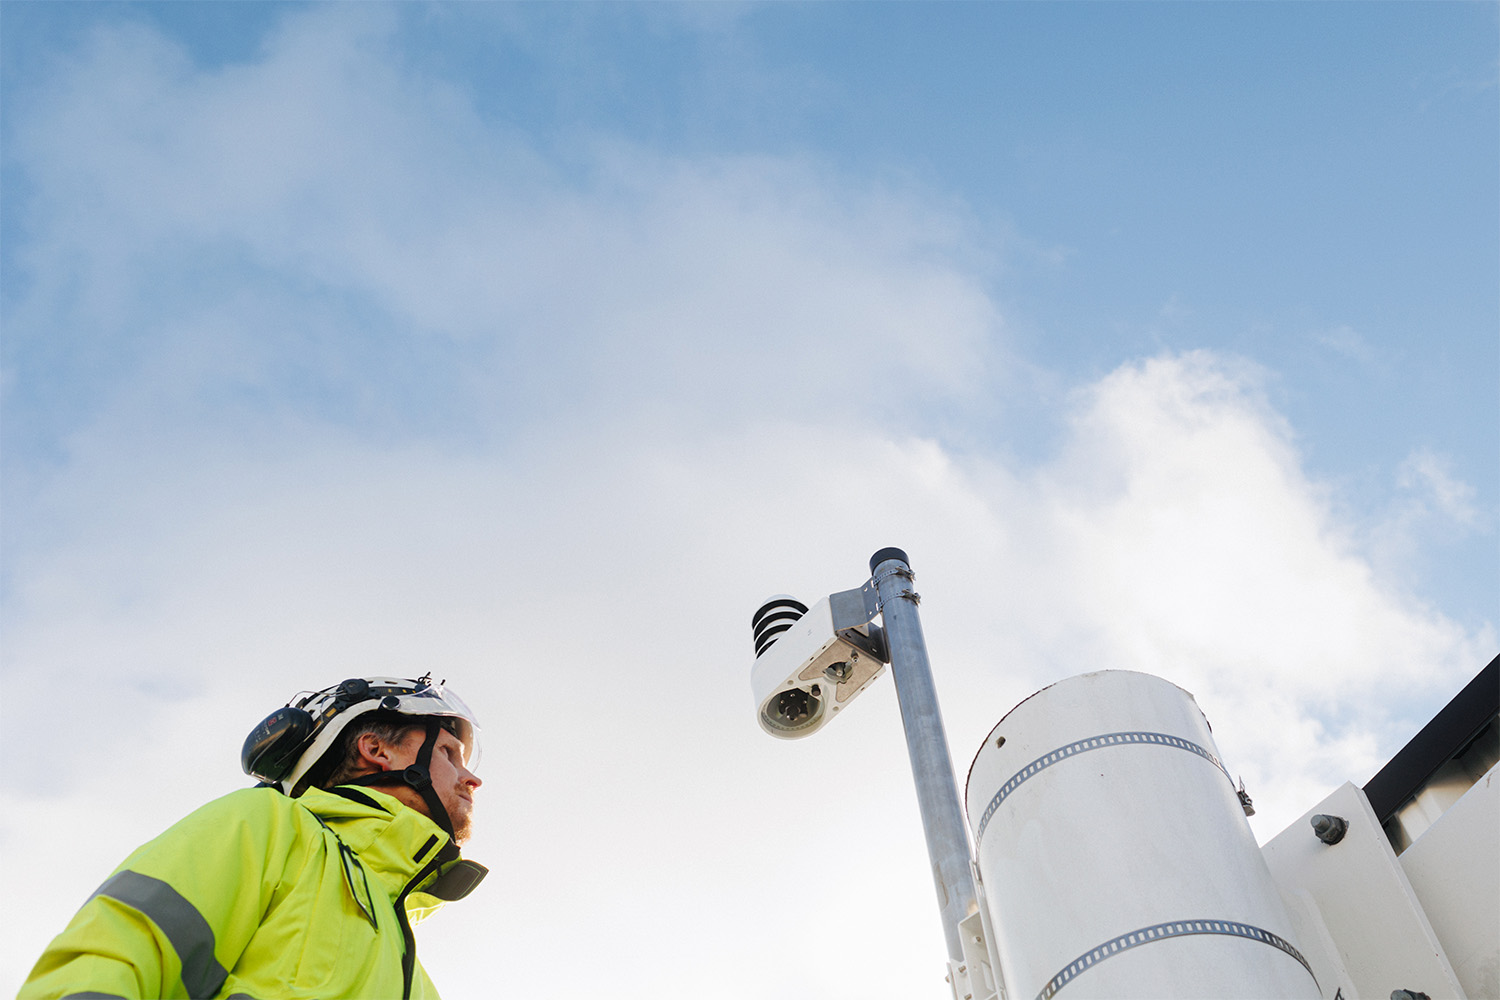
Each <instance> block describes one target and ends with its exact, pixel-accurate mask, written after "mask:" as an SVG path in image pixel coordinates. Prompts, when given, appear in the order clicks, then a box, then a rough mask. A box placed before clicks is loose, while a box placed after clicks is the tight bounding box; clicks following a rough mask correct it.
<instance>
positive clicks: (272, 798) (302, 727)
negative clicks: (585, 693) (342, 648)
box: [18, 676, 485, 1000]
mask: <svg viewBox="0 0 1500 1000" xmlns="http://www.w3.org/2000/svg"><path fill="white" fill-rule="evenodd" d="M294 700H295V704H293V703H288V704H287V706H286V707H284V708H281V709H278V710H277V711H275V712H273V713H272V714H271V715H269V716H267V717H266V719H265V720H264V721H263V722H262V723H261V724H260V725H258V726H256V727H255V729H254V730H252V731H251V733H250V736H249V737H248V738H247V739H246V740H245V748H244V751H243V754H242V757H241V763H242V765H243V767H244V769H245V771H246V773H248V774H250V775H252V776H253V777H256V778H259V779H261V784H260V785H258V786H257V787H255V788H247V789H244V790H242V791H238V792H233V793H231V794H229V795H226V796H224V797H223V798H221V799H218V800H216V801H214V802H210V803H209V804H208V805H206V806H204V807H203V808H201V809H199V810H198V811H196V812H194V813H192V814H191V815H189V816H188V817H187V818H186V819H184V820H182V822H180V823H178V824H177V825H176V826H174V827H172V828H171V829H169V830H168V831H167V832H166V833H164V834H162V835H161V836H160V837H157V838H156V839H155V840H153V841H151V842H150V843H148V844H146V845H145V846H144V847H142V848H140V849H139V850H137V851H136V852H135V853H134V854H132V855H130V857H128V858H127V859H125V863H124V864H123V865H121V866H120V867H119V868H118V869H116V871H115V873H114V874H113V875H111V876H110V877H109V878H108V879H106V880H105V882H104V884H103V885H102V886H100V887H99V889H98V891H96V892H95V893H94V895H93V896H91V897H89V900H88V901H87V902H86V903H85V904H84V905H83V908H82V909H80V910H79V911H78V913H77V915H76V916H74V918H73V920H72V922H70V923H69V924H68V926H67V928H66V929H65V930H64V931H63V932H62V934H60V935H58V937H57V938H56V939H55V940H54V941H53V942H52V944H51V945H50V946H48V948H47V950H46V952H44V953H43V955H42V957H41V959H40V960H39V961H38V962H37V964H36V967H35V968H34V969H32V972H31V976H30V978H29V979H28V980H27V981H26V984H25V985H24V986H23V987H22V988H21V993H20V997H19V998H18V1000H51V998H57V997H77V998H83V997H124V998H148V997H228V998H255V1000H282V998H286V1000H292V998H304V997H306V998H311V997H318V998H321V1000H333V998H337V997H358V998H384V997H391V998H395V997H402V998H433V997H436V996H437V993H436V990H435V989H434V988H433V985H432V982H431V980H429V979H428V978H427V974H426V972H425V971H423V969H422V966H421V963H419V962H418V961H417V960H416V950H415V942H414V940H413V937H412V930H411V927H412V924H414V923H416V922H417V921H419V920H421V919H422V918H423V917H425V916H427V915H428V914H430V913H431V912H432V911H433V910H435V909H436V908H437V907H438V906H440V905H441V904H442V902H443V901H446V900H454V899H460V898H462V897H463V896H466V895H468V893H469V891H470V890H472V889H473V888H474V886H475V885H477V884H478V883H479V880H480V879H482V878H483V877H484V874H485V869H484V868H483V867H482V866H480V865H477V864H475V863H474V862H472V861H466V860H463V859H461V858H460V857H459V850H458V845H459V844H460V843H462V842H463V841H464V840H465V839H466V838H467V836H468V833H469V828H470V825H471V820H472V815H471V814H472V811H473V804H474V791H475V789H477V788H478V787H479V785H480V781H479V778H477V777H475V775H474V773H473V771H472V770H471V768H473V767H475V766H477V751H478V747H477V740H478V726H477V725H476V723H475V721H474V716H473V714H472V713H471V712H470V711H469V709H468V707H467V706H465V705H464V703H463V702H462V701H461V700H460V699H459V698H458V697H457V696H456V695H454V694H453V693H452V692H451V691H447V690H445V689H444V687H443V685H442V684H433V683H432V682H431V678H430V676H424V677H421V678H418V679H416V680H406V679H401V678H392V677H368V678H353V679H351V680H346V681H344V682H342V683H340V684H337V685H335V686H333V687H331V688H326V689H324V690H322V691H318V692H314V693H312V694H308V695H305V696H304V697H302V698H300V700H298V699H294Z"/></svg>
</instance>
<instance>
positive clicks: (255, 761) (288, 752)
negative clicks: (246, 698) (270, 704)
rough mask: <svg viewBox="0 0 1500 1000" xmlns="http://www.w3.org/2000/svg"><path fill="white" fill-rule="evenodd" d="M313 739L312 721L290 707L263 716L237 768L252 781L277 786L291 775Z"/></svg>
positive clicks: (308, 716)
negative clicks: (255, 779) (298, 759)
mask: <svg viewBox="0 0 1500 1000" xmlns="http://www.w3.org/2000/svg"><path fill="white" fill-rule="evenodd" d="M312 735H313V717H312V716H311V715H309V714H308V713H307V712H305V711H304V710H302V709H300V708H293V707H292V706H291V705H288V706H286V707H285V708H278V709H277V710H276V711H274V712H272V713H271V714H270V715H268V716H266V717H265V719H263V720H262V721H261V723H260V725H258V726H256V727H255V728H254V729H252V730H250V735H249V736H247V737H245V747H244V749H243V750H241V751H240V767H242V768H244V769H245V773H246V774H248V775H250V776H251V777H252V778H259V779H260V780H261V781H267V782H270V783H272V784H277V783H279V782H280V781H281V780H282V779H283V778H285V777H286V776H287V775H288V774H290V773H291V772H292V768H293V767H295V766H296V764H297V758H298V757H299V756H301V754H302V751H303V750H304V749H306V747H307V742H308V740H310V739H311V738H312Z"/></svg>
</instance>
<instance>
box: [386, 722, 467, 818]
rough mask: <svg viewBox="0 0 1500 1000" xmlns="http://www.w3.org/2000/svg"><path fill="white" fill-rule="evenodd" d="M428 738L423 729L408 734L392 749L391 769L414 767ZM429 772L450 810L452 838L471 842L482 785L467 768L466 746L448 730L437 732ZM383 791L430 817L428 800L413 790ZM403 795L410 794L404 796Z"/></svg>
mask: <svg viewBox="0 0 1500 1000" xmlns="http://www.w3.org/2000/svg"><path fill="white" fill-rule="evenodd" d="M426 738H427V733H426V732H425V731H423V730H421V729H414V730H412V731H411V732H409V733H407V734H406V739H404V740H402V741H401V742H400V743H399V744H397V745H396V746H394V747H392V748H391V749H390V758H389V761H390V769H391V770H393V771H399V770H401V769H402V768H404V767H406V766H408V765H410V764H415V763H416V762H417V754H418V753H420V752H421V750H422V741H423V740H425V739H426ZM428 772H429V773H430V774H431V775H432V787H433V790H434V791H436V792H437V796H438V800H439V801H440V802H442V803H443V807H444V808H446V809H447V810H448V819H449V820H450V821H451V822H452V823H453V839H454V840H456V841H457V842H458V843H460V844H462V843H463V842H464V841H466V840H468V839H469V828H470V826H471V824H472V822H473V813H474V790H475V789H476V788H478V787H479V786H480V785H481V784H483V782H481V781H480V780H479V778H478V777H476V776H475V774H474V772H473V771H470V770H469V769H468V768H467V767H466V766H464V745H463V743H462V742H461V741H460V740H459V738H458V737H457V736H454V735H453V734H452V733H450V732H448V730H446V729H439V730H438V739H437V746H435V747H433V749H432V761H431V763H430V764H429V765H428ZM381 790H382V791H390V792H391V794H393V795H395V796H396V797H397V798H399V799H401V801H403V802H405V803H406V804H407V805H409V806H411V807H412V808H413V809H416V810H417V811H418V812H420V813H422V814H423V815H425V816H429V817H430V816H431V811H430V810H429V809H428V808H427V802H426V800H424V799H423V798H422V796H420V795H418V794H417V793H416V791H415V790H414V789H412V788H408V787H406V786H404V785H398V786H395V787H394V788H391V789H385V788H382V789H381ZM402 792H406V793H408V794H407V795H402V794H400V793H402Z"/></svg>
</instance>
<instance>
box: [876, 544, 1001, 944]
mask: <svg viewBox="0 0 1500 1000" xmlns="http://www.w3.org/2000/svg"><path fill="white" fill-rule="evenodd" d="M870 573H871V574H872V576H873V579H874V582H875V590H876V594H877V595H878V596H879V598H880V610H881V620H882V622H883V623H884V625H885V639H886V645H887V646H888V647H889V651H890V654H891V674H892V676H893V677H894V678H895V682H896V699H897V700H898V701H899V702H900V704H901V721H902V723H903V725H904V726H905V729H906V750H907V753H908V754H910V756H911V773H912V777H913V778H914V779H915V780H916V783H917V805H918V807H919V808H920V809H921V811H922V829H923V832H925V833H926V835H927V855H928V857H929V858H930V859H931V860H932V878H933V881H934V882H935V883H936V886H937V896H938V909H939V910H940V911H941V912H942V916H943V934H944V936H946V938H947V939H948V956H949V957H950V958H952V959H953V960H954V961H960V962H961V961H963V957H964V953H963V947H962V945H961V944H960V941H959V934H958V923H959V921H961V920H963V919H964V918H965V917H967V916H969V914H971V913H973V912H974V911H975V910H976V909H978V903H977V901H976V898H975V893H974V877H973V874H972V872H971V871H970V869H969V837H968V833H967V831H966V829H965V826H964V819H963V813H962V812H961V811H960V809H959V805H958V788H957V785H956V784H955V783H954V780H953V760H952V758H951V757H950V756H949V755H948V737H947V736H946V734H945V733H944V732H943V716H942V713H941V712H940V711H939V710H938V702H937V689H936V688H934V687H933V684H932V668H931V666H930V665H929V664H928V662H927V642H926V640H925V639H923V637H922V621H921V619H920V618H919V617H918V615H917V594H916V592H915V591H913V590H912V571H911V563H910V561H909V560H908V559H907V556H906V553H905V552H903V551H901V550H900V549H895V548H887V549H881V550H880V551H879V552H877V553H875V554H874V555H873V556H871V557H870Z"/></svg>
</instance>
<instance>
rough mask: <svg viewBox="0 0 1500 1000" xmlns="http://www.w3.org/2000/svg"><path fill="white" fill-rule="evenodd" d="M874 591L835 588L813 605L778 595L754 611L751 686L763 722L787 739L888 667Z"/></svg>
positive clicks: (817, 723) (813, 727)
mask: <svg viewBox="0 0 1500 1000" xmlns="http://www.w3.org/2000/svg"><path fill="white" fill-rule="evenodd" d="M872 600H873V592H871V597H870V598H868V599H867V596H866V592H865V591H861V590H850V591H845V592H843V593H841V594H830V595H829V596H828V597H825V598H823V600H821V601H819V602H818V603H817V604H814V605H813V606H812V607H811V608H808V606H807V605H805V604H803V603H802V602H801V601H799V600H797V599H796V598H794V597H789V596H787V595H786V594H778V595H776V596H775V597H772V598H769V599H768V600H766V601H765V602H763V603H762V604H761V606H760V607H759V608H757V609H756V611H755V614H754V615H752V616H751V618H750V631H751V633H752V634H753V636H754V640H755V665H754V666H753V667H752V668H751V670H750V687H751V692H752V694H753V695H754V697H755V704H756V718H757V719H758V721H759V722H760V727H761V728H762V729H764V730H765V731H766V732H768V733H770V734H771V735H772V736H775V737H778V738H780V739H787V740H790V739H797V738H798V737H802V736H809V735H811V734H812V733H815V732H817V731H818V730H819V729H821V728H823V726H824V725H826V724H827V723H828V721H829V720H830V719H832V718H833V717H834V716H835V715H836V714H838V712H839V711H841V710H842V709H843V707H844V706H845V705H847V704H848V703H849V702H850V701H852V700H853V699H854V696H855V695H857V694H859V693H860V692H861V691H863V690H864V689H865V688H866V687H868V686H869V685H870V682H871V681H873V680H875V678H877V677H879V676H880V674H881V672H882V671H883V670H884V669H885V664H886V660H887V659H888V657H887V656H886V653H885V643H884V637H883V636H882V635H881V632H880V629H879V627H878V626H875V625H872V624H870V619H871V618H873V617H874V614H875V609H874V606H873V603H872Z"/></svg>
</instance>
